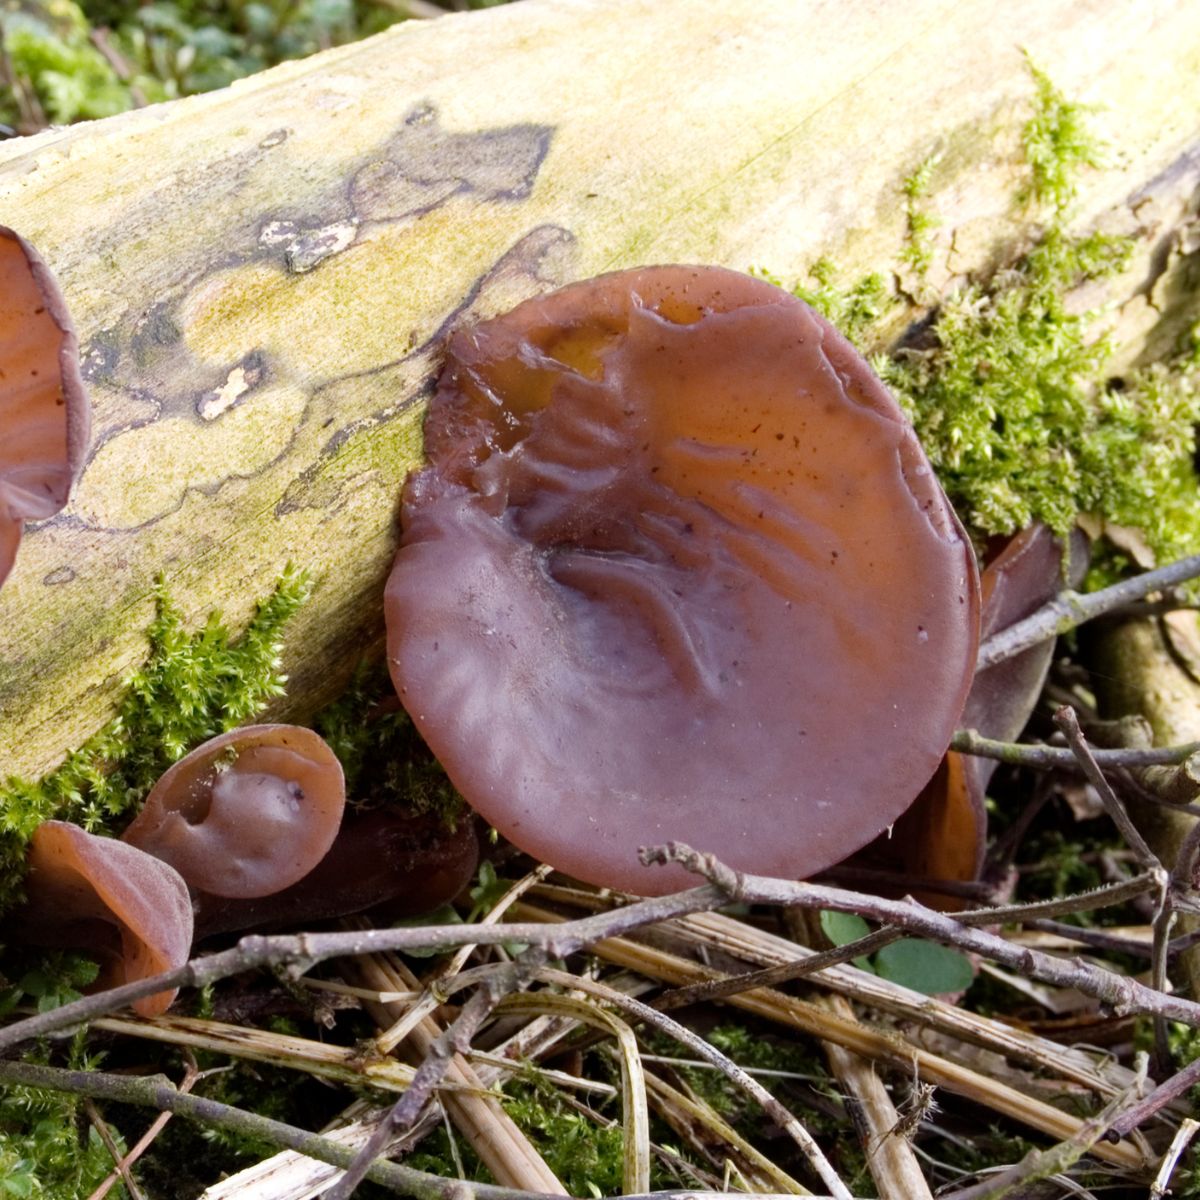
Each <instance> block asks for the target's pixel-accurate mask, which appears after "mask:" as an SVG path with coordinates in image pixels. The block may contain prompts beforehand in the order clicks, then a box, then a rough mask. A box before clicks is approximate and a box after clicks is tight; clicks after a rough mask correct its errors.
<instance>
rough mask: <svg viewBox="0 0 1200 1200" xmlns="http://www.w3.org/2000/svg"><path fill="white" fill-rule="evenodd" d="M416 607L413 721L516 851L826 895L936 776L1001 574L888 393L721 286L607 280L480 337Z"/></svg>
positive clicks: (616, 870) (447, 390)
mask: <svg viewBox="0 0 1200 1200" xmlns="http://www.w3.org/2000/svg"><path fill="white" fill-rule="evenodd" d="M425 438H426V450H427V453H428V456H429V460H430V465H429V466H428V467H426V468H425V469H424V470H421V471H419V472H417V473H416V474H414V475H412V476H411V477H410V478H409V480H408V482H407V484H406V486H405V491H404V503H403V525H404V530H403V537H402V543H401V548H400V551H399V553H398V555H397V558H396V563H395V566H394V568H393V571H392V575H391V577H390V579H389V582H388V586H387V597H386V616H387V623H388V657H389V661H390V666H391V671H392V677H393V679H394V681H395V684H396V687H397V690H398V692H399V694H400V698H401V700H402V701H403V703H404V705H405V707H406V708H407V709H408V711H409V713H410V714H411V715H412V717H413V720H414V721H415V723H416V725H417V727H418V729H419V730H420V731H421V733H422V734H423V735H424V736H425V738H426V740H427V741H428V743H429V745H430V747H431V749H432V750H433V751H434V753H435V754H436V755H437V756H438V758H439V759H440V760H441V762H442V763H443V765H444V766H445V768H446V770H447V771H448V773H449V775H450V778H451V780H452V781H453V782H454V784H455V785H456V786H457V787H458V789H459V790H460V791H461V792H462V794H463V795H464V796H465V797H466V799H467V800H468V802H469V803H471V804H472V805H473V806H474V807H475V808H476V809H477V810H478V811H479V812H480V813H482V814H483V816H484V817H485V818H486V819H487V820H489V821H490V822H491V823H492V824H493V825H495V826H496V827H497V828H498V829H499V831H500V832H501V833H503V834H504V835H505V836H506V837H507V838H509V840H510V841H512V842H514V843H515V844H516V845H517V846H519V847H520V848H521V849H523V850H525V851H527V852H529V853H530V854H533V855H535V856H537V857H538V858H540V859H542V860H543V861H545V862H547V863H550V864H552V865H553V866H555V867H557V868H560V869H561V870H564V871H567V872H569V873H570V874H573V875H575V876H577V877H578V878H581V879H584V880H587V881H589V882H592V883H595V884H599V885H603V886H612V887H618V888H623V889H626V890H628V891H632V892H639V893H643V894H646V893H661V892H663V891H666V890H669V889H671V888H674V887H680V886H688V884H689V883H690V882H694V880H693V879H692V877H690V876H688V875H687V874H686V873H684V872H683V871H682V870H681V869H678V868H670V869H667V870H663V869H660V868H653V869H651V868H646V867H642V866H640V865H639V862H638V858H637V851H638V848H639V847H641V846H646V845H654V844H659V843H663V842H666V841H669V840H671V839H682V840H686V841H687V842H689V843H691V844H692V845H694V846H697V847H699V848H700V849H703V850H708V851H712V852H715V853H716V854H717V855H718V856H719V857H720V858H721V859H723V860H724V861H725V862H727V863H729V864H730V865H731V866H733V867H735V868H737V869H741V870H746V871H754V872H761V873H765V874H769V875H777V876H785V877H795V876H806V875H811V874H813V873H814V872H816V871H819V870H821V869H823V868H825V867H828V866H829V865H830V864H832V863H834V862H837V861H839V860H841V859H842V858H844V857H845V856H846V855H848V854H849V853H851V852H852V851H854V850H856V849H858V848H859V847H860V846H862V845H863V844H864V843H866V842H868V841H869V840H870V839H871V838H873V837H874V836H875V835H876V834H878V833H879V832H880V831H881V830H882V829H884V828H885V827H886V826H887V825H889V824H890V823H891V822H893V821H894V820H895V819H896V818H897V817H898V816H899V815H900V813H901V812H903V811H904V809H905V808H906V807H907V806H908V805H909V804H910V803H911V802H912V800H913V798H914V797H915V796H916V795H917V793H918V792H919V791H920V790H921V788H922V786H923V785H924V784H925V783H926V781H927V780H928V779H929V778H930V777H931V776H932V774H933V772H934V770H935V769H936V768H937V766H938V763H939V762H940V760H941V758H942V754H943V752H944V750H945V748H946V745H947V743H948V742H949V740H950V736H951V734H952V732H953V730H954V727H955V722H956V719H957V717H958V715H959V712H960V710H961V708H962V704H963V700H964V698H965V696H966V693H967V688H968V686H969V684H970V681H971V675H972V670H973V667H974V661H975V654H976V645H977V639H978V624H979V616H978V614H979V599H978V580H977V575H976V569H975V561H974V556H973V553H972V551H971V547H970V545H969V544H968V542H967V539H966V537H965V536H964V534H963V531H962V529H961V527H960V525H959V523H958V521H957V520H956V518H955V516H954V513H953V511H952V509H951V508H950V505H949V503H948V501H947V500H946V498H945V496H944V495H943V493H942V491H941V489H940V488H939V486H938V484H937V481H936V480H935V478H934V476H933V473H932V471H931V469H930V467H929V464H928V462H927V460H926V458H925V456H924V454H923V453H922V451H921V449H920V447H919V445H918V444H917V441H916V438H915V436H914V434H913V432H912V429H911V427H910V426H909V424H908V423H907V422H906V421H905V420H904V418H903V416H902V415H901V413H900V411H899V409H898V407H897V405H896V403H895V401H894V400H893V399H892V397H891V396H890V395H889V393H888V392H887V390H886V389H885V388H884V386H883V385H882V384H881V383H880V382H879V380H878V379H877V378H876V377H875V376H874V375H873V374H872V373H871V371H870V369H869V368H868V367H867V365H866V364H865V363H864V362H863V360H862V359H861V358H860V357H859V355H858V354H857V353H856V352H855V351H854V349H853V348H852V347H851V346H850V345H849V343H848V342H847V341H846V340H845V339H844V338H843V337H842V336H841V335H840V334H839V333H837V331H836V330H834V329H833V327H832V326H830V325H829V324H828V322H826V321H825V320H824V319H823V318H821V317H820V316H818V315H817V314H816V313H814V312H813V311H812V310H811V309H810V308H808V307H807V306H806V305H805V304H803V303H802V302H801V301H799V300H797V299H795V298H794V297H793V296H790V295H788V294H787V293H786V292H783V291H781V290H779V289H777V288H775V287H772V286H770V285H769V284H767V283H764V282H761V281H759V280H755V279H751V278H749V277H747V276H743V275H740V274H737V273H735V272H732V271H726V270H722V269H719V268H714V267H678V266H676V267H652V268H646V269H642V270H635V271H627V272H621V273H617V274H613V275H607V276H602V277H600V278H598V279H594V280H591V281H588V282H585V283H581V284H577V285H574V286H572V287H568V288H564V289H563V290H561V291H559V292H556V293H553V294H551V295H548V296H545V297H542V298H539V299H535V300H531V301H528V302H526V303H524V304H522V305H520V306H519V307H517V308H516V309H514V310H513V311H512V312H510V313H508V314H506V315H504V316H501V317H497V318H495V319H492V320H489V321H484V322H482V323H481V324H478V325H475V326H474V327H471V328H467V329H463V330H461V331H459V332H457V333H455V334H454V335H453V336H452V337H451V338H450V341H449V345H448V353H447V363H446V367H445V369H444V371H443V373H442V376H441V379H440V381H439V384H438V388H437V392H436V395H435V396H434V399H433V401H432V403H431V406H430V410H429V415H428V417H427V419H426V424H425Z"/></svg>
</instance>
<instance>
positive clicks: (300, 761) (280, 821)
mask: <svg viewBox="0 0 1200 1200" xmlns="http://www.w3.org/2000/svg"><path fill="white" fill-rule="evenodd" d="M345 803H346V791H345V784H344V782H343V778H342V765H341V763H339V762H338V760H337V756H336V755H335V754H334V753H333V751H332V750H331V749H330V748H329V746H328V745H326V743H325V741H324V740H323V739H322V738H321V737H320V736H319V735H318V734H315V733H313V731H312V730H311V729H304V728H302V727H300V726H297V725H246V726H244V727H242V728H241V729H234V730H231V731H230V732H229V733H225V734H221V735H220V736H219V737H215V738H212V739H211V740H209V741H207V742H205V743H204V744H203V745H202V746H200V747H198V748H197V749H195V750H193V751H192V752H191V754H189V755H187V756H186V757H185V758H181V759H180V760H179V762H177V763H176V764H175V765H174V766H173V767H171V768H170V769H169V770H168V771H166V773H165V774H164V775H163V776H162V778H161V779H159V781H158V782H157V783H156V784H155V785H154V787H153V789H152V790H151V792H150V794H149V796H147V797H146V803H145V804H144V806H143V807H142V811H141V812H140V813H139V814H138V815H137V817H135V818H134V820H133V822H132V823H131V824H130V825H129V827H128V828H127V829H126V830H125V832H124V834H123V835H122V840H123V841H125V842H128V843H129V844H131V845H134V846H137V847H138V848H139V849H141V850H145V851H146V852H147V853H148V854H153V855H154V856H155V857H156V858H160V859H162V860H163V861H164V862H168V863H170V864H171V866H173V867H174V868H175V869H176V870H177V871H178V872H179V873H180V875H182V876H183V877H184V879H186V880H187V882H188V886H189V887H191V888H192V889H193V890H194V891H201V892H209V893H212V894H213V895H217V896H226V897H230V898H233V899H250V898H254V897H259V896H269V895H271V894H272V893H274V892H278V891H282V890H283V889H284V888H286V887H290V886H291V885H292V884H293V883H296V882H297V881H298V880H300V879H302V878H303V877H304V876H305V875H307V874H308V873H309V871H311V870H312V869H313V867H315V866H316V865H317V864H318V863H319V862H320V861H321V860H322V859H323V858H324V857H325V855H326V853H327V852H328V850H329V848H330V846H332V845H333V840H334V838H335V837H336V836H337V832H338V827H339V825H340V824H341V821H342V810H343V809H344V807H345Z"/></svg>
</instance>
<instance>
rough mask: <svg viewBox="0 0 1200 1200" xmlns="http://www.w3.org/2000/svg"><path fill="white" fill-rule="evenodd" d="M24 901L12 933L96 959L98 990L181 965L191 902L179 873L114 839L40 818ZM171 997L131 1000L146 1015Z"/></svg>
mask: <svg viewBox="0 0 1200 1200" xmlns="http://www.w3.org/2000/svg"><path fill="white" fill-rule="evenodd" d="M28 863H29V872H28V875H27V876H26V881H25V888H26V903H25V905H24V906H23V907H22V908H20V909H19V910H17V911H16V912H15V913H14V914H13V915H12V917H11V918H10V919H9V922H8V927H9V930H10V936H13V937H15V938H16V939H17V940H20V941H24V942H30V943H33V944H34V945H42V946H64V947H75V948H82V949H85V950H86V951H87V952H88V953H89V954H93V955H95V956H97V957H99V958H100V959H101V963H102V974H101V976H100V978H99V980H98V981H97V986H99V987H116V986H118V985H120V984H122V983H132V982H134V981H136V980H139V979H146V978H148V977H149V976H151V975H157V974H159V973H160V972H161V971H168V970H171V969H173V968H175V967H180V966H182V965H183V964H184V963H185V962H187V958H188V951H189V950H190V949H191V945H192V904H191V900H190V898H189V897H188V889H187V885H186V884H185V883H184V882H183V880H182V879H181V878H180V876H179V874H178V872H177V871H175V870H174V869H173V868H172V867H170V866H168V865H167V864H166V863H164V862H160V861H159V860H158V859H157V858H154V857H152V856H151V855H149V854H146V853H144V852H143V851H141V850H138V849H137V848H136V847H134V846H128V845H126V844H125V843H124V842H119V841H116V840H115V839H113V838H106V837H97V836H95V835H94V834H90V833H87V832H85V831H84V830H82V829H80V828H79V827H78V826H76V825H71V824H68V823H67V822H66V821H46V822H43V824H41V825H40V826H38V828H37V829H36V830H35V832H34V835H33V838H32V840H31V841H30V844H29V852H28ZM174 997H175V993H174V992H158V993H156V994H155V995H153V996H147V997H145V998H143V999H141V1000H136V1001H134V1004H133V1007H134V1009H135V1010H136V1011H137V1012H138V1013H140V1014H141V1015H142V1016H144V1017H155V1016H159V1015H160V1014H161V1013H163V1012H165V1011H166V1010H167V1008H168V1007H169V1005H170V1003H171V1001H172V1000H173V999H174Z"/></svg>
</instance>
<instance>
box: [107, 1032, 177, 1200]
mask: <svg viewBox="0 0 1200 1200" xmlns="http://www.w3.org/2000/svg"><path fill="white" fill-rule="evenodd" d="M186 1057H187V1068H186V1069H185V1071H184V1076H183V1080H182V1082H181V1083H180V1084H179V1091H180V1092H181V1093H187V1092H190V1091H191V1090H192V1087H193V1085H194V1084H195V1083H196V1081H197V1080H198V1079H199V1078H200V1077H201V1072H200V1071H199V1070H197V1068H196V1061H195V1059H194V1058H193V1057H192V1055H191V1054H190V1053H188V1054H187V1055H186ZM170 1119H171V1114H170V1113H169V1112H164V1113H159V1115H158V1116H157V1117H155V1118H154V1121H153V1122H152V1123H151V1125H150V1128H149V1129H147V1130H146V1132H145V1133H143V1134H142V1136H141V1137H140V1138H138V1140H137V1143H136V1144H135V1145H134V1147H133V1149H132V1150H130V1151H129V1152H128V1153H127V1154H126V1155H125V1156H124V1157H123V1158H122V1159H121V1160H120V1161H119V1162H118V1163H117V1165H116V1166H115V1167H114V1168H113V1170H112V1171H111V1172H110V1174H109V1175H108V1177H107V1178H106V1179H105V1180H104V1181H103V1182H102V1183H101V1184H100V1185H99V1186H98V1187H97V1188H96V1190H95V1191H94V1192H92V1194H91V1195H90V1196H89V1197H88V1200H104V1197H105V1196H107V1195H108V1193H109V1192H110V1191H111V1190H112V1188H113V1185H114V1184H115V1183H116V1182H117V1180H119V1179H120V1180H124V1179H125V1176H126V1175H127V1174H128V1171H129V1168H130V1167H132V1166H133V1164H134V1163H135V1162H137V1160H138V1159H139V1158H141V1157H142V1155H143V1154H145V1153H146V1151H147V1150H149V1149H150V1147H151V1146H152V1145H153V1144H154V1139H155V1138H156V1137H158V1135H159V1134H160V1133H161V1132H162V1130H163V1127H164V1126H165V1125H166V1124H167V1122H168V1121H169V1120H170ZM126 1187H127V1188H128V1182H126ZM133 1194H134V1193H133V1191H132V1190H130V1195H133Z"/></svg>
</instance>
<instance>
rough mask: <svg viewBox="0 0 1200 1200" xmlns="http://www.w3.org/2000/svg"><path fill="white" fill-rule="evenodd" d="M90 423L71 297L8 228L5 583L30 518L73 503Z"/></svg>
mask: <svg viewBox="0 0 1200 1200" xmlns="http://www.w3.org/2000/svg"><path fill="white" fill-rule="evenodd" d="M90 427H91V410H90V407H89V405H88V400H87V394H86V392H85V391H84V388H83V380H82V377H81V376H80V371H79V347H78V343H77V341H76V337H75V328H74V326H73V325H72V324H71V318H70V316H69V315H68V313H67V306H66V301H65V300H64V299H63V296H62V293H61V292H60V291H59V288H58V284H57V283H56V282H55V281H54V277H53V276H52V275H51V274H50V270H49V268H48V267H47V266H46V264H45V263H44V262H43V261H42V259H41V257H40V255H39V254H38V253H37V251H36V250H34V249H33V247H32V246H30V245H29V243H28V242H26V241H25V240H24V239H23V238H22V237H20V236H19V235H18V234H16V233H14V232H13V231H12V230H11V229H7V228H5V227H3V226H0V583H3V582H4V580H5V578H7V576H8V573H9V571H10V570H11V569H12V565H13V561H14V559H15V558H16V554H17V544H18V543H19V542H20V540H21V530H22V528H23V526H24V524H25V522H26V521H36V520H42V519H44V518H46V517H51V516H53V515H54V514H55V513H56V512H58V511H59V510H60V509H61V508H62V507H63V506H64V505H65V504H66V502H67V499H68V497H69V495H70V491H71V485H72V484H73V483H74V481H75V477H76V475H77V474H78V473H79V470H80V468H81V466H82V464H83V457H84V454H85V452H86V450H87V443H88V436H89V432H90Z"/></svg>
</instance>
